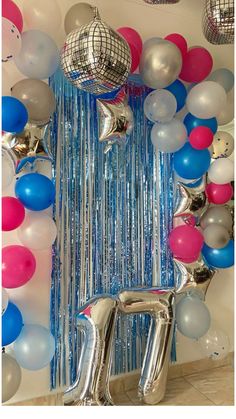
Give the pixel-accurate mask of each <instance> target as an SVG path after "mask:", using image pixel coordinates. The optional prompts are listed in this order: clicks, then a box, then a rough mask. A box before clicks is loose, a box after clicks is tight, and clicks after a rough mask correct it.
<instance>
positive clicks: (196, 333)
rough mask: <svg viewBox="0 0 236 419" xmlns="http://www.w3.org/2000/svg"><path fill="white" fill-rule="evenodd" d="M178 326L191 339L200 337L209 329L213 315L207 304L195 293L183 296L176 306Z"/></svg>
mask: <svg viewBox="0 0 236 419" xmlns="http://www.w3.org/2000/svg"><path fill="white" fill-rule="evenodd" d="M176 323H177V328H178V330H179V332H180V333H182V335H184V336H186V337H188V338H190V339H199V338H200V337H202V336H203V335H205V333H206V332H207V331H208V329H209V327H210V324H211V317H210V313H209V310H208V308H207V306H206V304H205V303H204V302H203V301H202V300H200V298H199V297H198V296H197V295H195V294H193V295H191V296H190V295H189V296H186V297H183V298H182V299H181V300H180V302H179V303H178V304H177V306H176Z"/></svg>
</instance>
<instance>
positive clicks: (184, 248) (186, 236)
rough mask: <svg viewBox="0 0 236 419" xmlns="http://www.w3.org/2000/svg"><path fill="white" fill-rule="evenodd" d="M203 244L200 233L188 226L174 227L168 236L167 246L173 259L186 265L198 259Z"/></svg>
mask: <svg viewBox="0 0 236 419" xmlns="http://www.w3.org/2000/svg"><path fill="white" fill-rule="evenodd" d="M203 242H204V238H203V235H202V234H201V233H200V231H199V230H198V229H197V228H195V227H192V226H188V225H185V226H178V227H175V228H174V229H173V230H172V231H171V232H170V235H169V246H170V249H171V251H172V253H173V255H174V257H175V258H176V259H180V260H182V261H187V263H191V262H194V261H195V260H197V259H198V256H199V254H200V252H201V249H202V246H203Z"/></svg>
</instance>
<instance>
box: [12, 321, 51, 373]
mask: <svg viewBox="0 0 236 419" xmlns="http://www.w3.org/2000/svg"><path fill="white" fill-rule="evenodd" d="M54 353H55V339H54V337H53V336H52V334H51V333H50V331H49V330H48V329H46V328H45V327H43V326H40V325H37V324H26V325H24V327H23V328H22V331H21V334H20V336H19V337H18V339H17V340H16V342H15V343H14V355H15V358H16V360H17V362H18V363H19V365H20V366H21V367H22V368H25V369H27V370H31V371H36V370H40V369H42V368H44V367H46V366H47V365H48V364H49V362H50V361H51V360H52V358H53V356H54Z"/></svg>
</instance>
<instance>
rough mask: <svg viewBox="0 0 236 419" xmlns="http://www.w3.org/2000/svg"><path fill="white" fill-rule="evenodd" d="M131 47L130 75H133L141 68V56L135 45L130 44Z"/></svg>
mask: <svg viewBox="0 0 236 419" xmlns="http://www.w3.org/2000/svg"><path fill="white" fill-rule="evenodd" d="M129 47H130V52H131V68H130V73H133V72H134V71H135V70H137V68H138V66H139V62H140V57H141V55H140V54H139V52H138V50H137V48H136V47H135V46H134V45H132V44H129Z"/></svg>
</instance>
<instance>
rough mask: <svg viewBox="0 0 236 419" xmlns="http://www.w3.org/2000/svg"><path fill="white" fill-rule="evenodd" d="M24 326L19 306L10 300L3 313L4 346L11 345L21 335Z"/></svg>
mask: <svg viewBox="0 0 236 419" xmlns="http://www.w3.org/2000/svg"><path fill="white" fill-rule="evenodd" d="M22 327H23V319H22V315H21V312H20V310H19V309H18V307H17V306H16V305H15V304H13V303H11V302H10V301H9V303H8V306H7V309H6V311H5V312H4V314H3V315H2V346H7V345H10V343H12V342H14V341H15V340H16V338H17V337H18V336H19V334H20V332H21V329H22Z"/></svg>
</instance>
